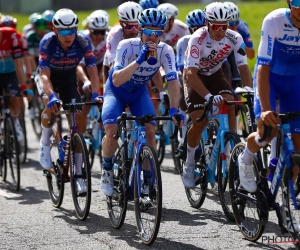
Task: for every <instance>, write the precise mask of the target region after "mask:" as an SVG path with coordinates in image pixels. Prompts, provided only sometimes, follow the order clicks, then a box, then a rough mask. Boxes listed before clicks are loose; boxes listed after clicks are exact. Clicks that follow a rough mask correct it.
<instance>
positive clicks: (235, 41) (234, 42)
mask: <svg viewBox="0 0 300 250" xmlns="http://www.w3.org/2000/svg"><path fill="white" fill-rule="evenodd" d="M225 37H226V38H227V39H228V40H229V41H230V42H232V43H233V44H234V45H236V43H237V39H238V37H237V36H235V35H234V34H231V33H229V32H226V33H225Z"/></svg>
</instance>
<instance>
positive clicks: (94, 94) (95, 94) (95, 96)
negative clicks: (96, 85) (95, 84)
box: [92, 92, 99, 102]
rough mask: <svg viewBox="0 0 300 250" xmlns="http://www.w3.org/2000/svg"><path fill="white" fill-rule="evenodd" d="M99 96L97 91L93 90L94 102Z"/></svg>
mask: <svg viewBox="0 0 300 250" xmlns="http://www.w3.org/2000/svg"><path fill="white" fill-rule="evenodd" d="M98 96H99V94H98V93H97V92H93V94H92V100H93V102H94V101H95V99H96V98H97V97H98Z"/></svg>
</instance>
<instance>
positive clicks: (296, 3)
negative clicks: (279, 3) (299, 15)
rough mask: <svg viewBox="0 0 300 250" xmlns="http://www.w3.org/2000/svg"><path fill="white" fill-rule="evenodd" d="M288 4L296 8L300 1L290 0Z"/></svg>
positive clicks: (299, 5)
mask: <svg viewBox="0 0 300 250" xmlns="http://www.w3.org/2000/svg"><path fill="white" fill-rule="evenodd" d="M289 5H290V6H292V7H294V8H297V9H298V8H299V7H300V1H299V0H290V3H289Z"/></svg>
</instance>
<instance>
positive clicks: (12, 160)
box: [4, 116, 21, 191]
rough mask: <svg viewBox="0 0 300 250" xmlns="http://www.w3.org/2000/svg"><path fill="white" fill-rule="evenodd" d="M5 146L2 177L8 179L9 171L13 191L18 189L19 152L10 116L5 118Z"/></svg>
mask: <svg viewBox="0 0 300 250" xmlns="http://www.w3.org/2000/svg"><path fill="white" fill-rule="evenodd" d="M4 131H5V139H4V140H5V146H4V155H5V160H4V165H5V166H4V176H5V177H6V180H7V178H8V176H9V175H8V171H10V176H11V183H12V185H13V188H14V190H15V191H18V190H19V188H20V178H21V176H20V158H19V155H20V150H19V143H18V139H17V134H16V129H15V126H14V121H13V118H12V117H11V116H9V117H6V118H5V124H4Z"/></svg>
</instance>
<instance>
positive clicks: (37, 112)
mask: <svg viewBox="0 0 300 250" xmlns="http://www.w3.org/2000/svg"><path fill="white" fill-rule="evenodd" d="M31 108H32V109H34V118H33V119H30V120H31V125H32V128H33V131H34V133H35V134H36V136H37V138H38V139H40V137H41V134H42V127H41V115H42V112H43V110H44V103H43V101H42V99H41V98H40V96H39V95H38V94H35V95H34V96H33V98H32V102H31Z"/></svg>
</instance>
